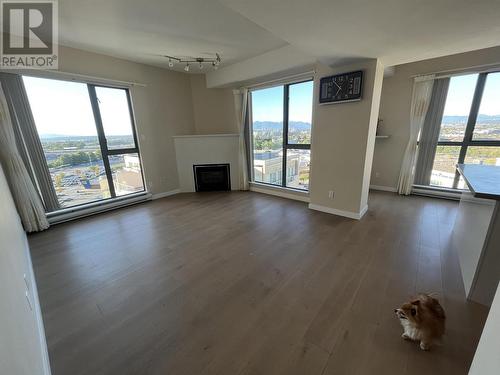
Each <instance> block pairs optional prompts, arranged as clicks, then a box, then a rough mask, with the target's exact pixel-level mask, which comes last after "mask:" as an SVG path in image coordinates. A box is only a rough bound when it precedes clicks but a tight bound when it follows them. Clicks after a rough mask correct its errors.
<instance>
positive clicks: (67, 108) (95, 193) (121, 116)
mask: <svg viewBox="0 0 500 375" xmlns="http://www.w3.org/2000/svg"><path fill="white" fill-rule="evenodd" d="M23 82H24V86H25V89H26V93H27V96H28V101H29V104H30V107H31V111H32V113H33V117H34V120H35V124H36V128H37V131H38V135H39V137H40V141H41V143H42V148H43V151H44V155H45V161H46V163H47V166H48V168H49V172H50V175H51V178H52V183H53V185H54V188H55V191H56V194H57V199H58V201H59V205H60V208H68V207H74V206H78V205H82V204H87V203H91V202H96V201H100V200H103V199H108V198H114V197H116V196H122V195H126V194H131V193H134V192H140V191H144V180H143V175H142V170H141V163H140V154H139V149H138V146H137V139H136V135H135V129H134V123H133V116H132V109H131V103H130V94H129V92H128V90H127V89H123V88H114V87H104V86H97V85H93V84H86V83H79V82H69V81H61V80H53V79H45V78H34V77H28V76H24V77H23Z"/></svg>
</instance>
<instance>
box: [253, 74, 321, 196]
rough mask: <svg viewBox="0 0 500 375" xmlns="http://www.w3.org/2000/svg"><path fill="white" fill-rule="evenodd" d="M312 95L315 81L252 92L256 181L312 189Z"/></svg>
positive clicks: (254, 178) (254, 174)
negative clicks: (310, 183)
mask: <svg viewBox="0 0 500 375" xmlns="http://www.w3.org/2000/svg"><path fill="white" fill-rule="evenodd" d="M312 95H313V82H312V81H307V82H300V83H294V84H289V85H282V86H276V87H271V88H265V89H260V90H254V91H252V92H251V99H252V102H251V103H252V107H251V108H252V137H253V138H252V144H253V180H254V181H256V182H262V183H267V184H272V185H279V186H283V187H289V188H294V189H301V190H308V189H309V169H310V155H311V151H310V147H311V122H312ZM284 98H288V100H287V101H285V100H284ZM286 119H288V121H286ZM283 162H285V165H284V166H283Z"/></svg>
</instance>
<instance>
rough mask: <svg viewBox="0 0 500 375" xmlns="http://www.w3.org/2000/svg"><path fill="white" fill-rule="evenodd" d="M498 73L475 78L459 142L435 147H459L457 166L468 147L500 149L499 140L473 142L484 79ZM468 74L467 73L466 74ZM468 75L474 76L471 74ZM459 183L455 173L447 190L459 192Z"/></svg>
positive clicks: (443, 143)
mask: <svg viewBox="0 0 500 375" xmlns="http://www.w3.org/2000/svg"><path fill="white" fill-rule="evenodd" d="M493 73H500V70H495V71H490V72H483V73H479V74H478V77H477V82H476V87H475V89H474V95H473V97H472V103H471V107H470V111H469V117H468V119H467V125H466V127H465V132H464V138H463V140H462V141H461V142H458V141H439V140H438V142H437V146H458V147H460V154H459V156H458V161H457V164H463V163H464V161H465V158H466V156H467V150H468V149H469V147H470V146H481V147H500V140H474V139H473V136H474V129H475V127H476V123H477V117H478V115H479V108H480V106H481V100H482V99H483V94H484V88H485V86H486V79H487V77H488V75H489V74H493ZM467 74H468V73H467ZM470 74H474V73H473V72H471V73H470ZM434 152H435V151H434ZM459 181H460V173H459V172H458V171H455V179H454V180H453V186H452V187H451V188H449V189H452V190H461V189H459V188H458V184H459ZM429 186H430V187H436V186H435V185H431V184H429Z"/></svg>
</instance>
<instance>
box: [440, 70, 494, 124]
mask: <svg viewBox="0 0 500 375" xmlns="http://www.w3.org/2000/svg"><path fill="white" fill-rule="evenodd" d="M477 77H478V75H477V74H469V75H463V76H457V77H452V78H451V80H450V87H449V89H448V96H447V98H446V104H445V107H444V115H445V116H467V115H469V111H470V106H471V104H472V97H473V95H474V89H475V88H476V82H477ZM479 113H480V114H482V115H498V114H500V73H490V74H488V77H487V79H486V86H485V88H484V92H483V98H482V100H481V106H480V107H479Z"/></svg>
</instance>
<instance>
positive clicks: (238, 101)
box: [233, 88, 249, 190]
mask: <svg viewBox="0 0 500 375" xmlns="http://www.w3.org/2000/svg"><path fill="white" fill-rule="evenodd" d="M233 94H234V106H235V110H236V123H237V126H238V134H239V146H240V147H239V157H238V160H239V171H240V173H239V178H238V180H239V189H240V190H248V189H249V184H248V164H247V149H246V141H245V131H246V128H247V121H248V113H247V112H248V89H246V88H241V89H239V90H233Z"/></svg>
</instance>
